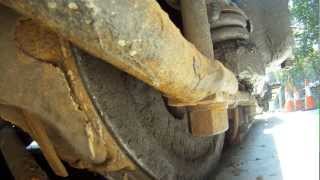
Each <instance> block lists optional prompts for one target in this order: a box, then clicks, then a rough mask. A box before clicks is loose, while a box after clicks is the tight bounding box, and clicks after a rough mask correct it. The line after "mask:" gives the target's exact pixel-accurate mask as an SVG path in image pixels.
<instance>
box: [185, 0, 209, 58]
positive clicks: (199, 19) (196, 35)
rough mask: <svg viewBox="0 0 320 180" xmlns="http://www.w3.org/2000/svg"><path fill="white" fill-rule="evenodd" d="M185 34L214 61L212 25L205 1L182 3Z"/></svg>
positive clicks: (190, 0)
mask: <svg viewBox="0 0 320 180" xmlns="http://www.w3.org/2000/svg"><path fill="white" fill-rule="evenodd" d="M180 6H181V15H182V20H183V34H184V36H185V37H186V39H187V40H188V41H190V42H191V43H192V44H194V46H195V47H196V48H197V49H198V50H199V51H200V52H201V53H202V54H203V55H205V56H206V57H207V58H208V59H209V60H212V61H213V60H214V53H213V45H212V40H211V33H210V25H209V22H208V15H207V5H206V1H205V0H198V1H193V0H183V1H181V2H180Z"/></svg>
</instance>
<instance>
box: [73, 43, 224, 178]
mask: <svg viewBox="0 0 320 180" xmlns="http://www.w3.org/2000/svg"><path fill="white" fill-rule="evenodd" d="M73 53H74V55H75V59H76V62H77V66H78V68H79V71H80V74H81V76H82V80H83V82H84V84H85V86H86V88H87V91H88V93H89V95H90V97H91V100H92V101H93V102H94V104H95V107H96V109H97V111H98V112H99V114H100V115H101V117H102V119H103V121H104V123H105V126H107V127H108V129H109V130H110V131H112V134H113V135H114V137H115V138H116V139H117V141H118V143H119V144H120V146H121V147H122V149H123V150H124V151H125V152H126V153H127V154H128V156H129V157H130V158H131V159H132V160H133V161H134V162H135V163H136V164H137V165H138V166H140V167H141V169H143V171H144V172H145V173H147V174H149V175H150V176H151V177H154V178H156V179H208V178H209V176H210V173H211V172H212V171H213V169H214V166H215V165H216V164H217V162H218V160H219V157H220V154H221V151H222V147H223V142H224V135H223V134H222V135H219V136H213V137H205V138H199V137H193V136H192V135H191V134H190V133H189V131H188V116H187V115H185V116H184V117H183V118H182V119H176V118H175V117H174V116H173V115H172V114H170V112H169V111H168V110H167V108H166V105H165V102H164V101H163V97H162V95H161V93H159V92H157V91H156V90H154V89H153V88H151V87H149V86H148V85H146V84H144V83H143V82H141V81H139V80H137V79H135V78H133V77H131V76H129V75H127V74H126V73H124V72H122V71H120V70H118V69H116V68H114V67H113V66H111V65H109V64H106V63H104V62H102V61H100V60H98V59H96V58H94V57H92V56H90V55H88V54H86V53H85V52H82V51H81V50H79V49H77V48H73ZM185 114H187V113H185Z"/></svg>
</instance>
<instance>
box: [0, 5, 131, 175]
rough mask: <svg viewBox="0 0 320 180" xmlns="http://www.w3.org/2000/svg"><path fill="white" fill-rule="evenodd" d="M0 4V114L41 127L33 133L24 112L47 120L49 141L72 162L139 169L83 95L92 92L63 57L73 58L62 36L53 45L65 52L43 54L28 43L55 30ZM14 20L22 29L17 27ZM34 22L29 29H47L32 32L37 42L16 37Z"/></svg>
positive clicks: (103, 170) (110, 168)
mask: <svg viewBox="0 0 320 180" xmlns="http://www.w3.org/2000/svg"><path fill="white" fill-rule="evenodd" d="M0 9H1V10H0V12H1V13H0V14H1V16H0V21H1V22H2V23H3V24H2V25H3V26H1V28H0V47H1V48H0V55H1V58H2V61H1V63H0V116H1V117H3V118H4V119H5V120H6V121H10V122H12V123H13V124H16V125H18V126H19V127H21V128H22V129H24V130H25V131H26V132H28V133H29V134H30V135H31V136H32V137H33V138H34V139H37V138H39V133H32V131H31V130H30V128H29V125H28V124H27V122H26V116H25V115H26V113H27V114H32V115H35V116H37V117H38V118H37V119H38V120H39V121H40V122H41V124H42V125H43V128H41V129H42V130H43V131H46V133H47V135H48V139H47V138H45V139H44V140H43V141H45V143H49V141H51V142H52V145H53V146H54V148H55V150H56V153H57V155H58V156H59V157H60V158H61V159H63V160H64V161H67V162H69V163H70V164H71V165H72V166H74V167H78V168H87V169H91V170H94V171H98V172H101V173H106V172H110V171H119V170H123V169H126V170H133V169H135V165H134V164H133V163H132V162H131V160H129V159H128V158H127V156H126V155H125V154H124V153H123V152H122V150H121V149H120V148H119V146H118V144H117V142H116V141H115V140H114V138H113V136H111V134H110V133H109V132H108V130H107V129H106V127H105V126H104V125H103V123H102V120H101V119H100V117H99V116H98V114H97V112H95V111H94V107H93V105H92V104H91V103H89V102H88V101H85V100H84V99H86V98H87V99H88V95H87V93H86V91H84V88H83V85H82V84H81V81H79V79H78V78H79V75H78V74H76V72H75V71H74V69H75V67H72V66H73V65H72V63H67V62H64V61H68V62H69V61H72V60H73V59H71V58H70V57H67V53H66V50H65V49H64V48H62V46H63V47H66V45H65V44H64V45H61V44H60V43H62V42H61V41H60V39H59V41H52V42H56V43H59V45H57V46H56V45H54V46H51V47H59V50H58V49H55V50H53V49H51V50H52V51H54V52H59V51H61V52H59V53H58V54H61V55H62V57H60V59H59V58H58V59H56V58H51V57H55V56H51V55H50V56H43V55H41V54H38V53H40V52H41V53H42V52H43V50H36V48H34V49H33V48H30V47H29V46H33V47H37V44H45V43H43V42H39V41H42V40H43V38H48V37H59V36H57V35H52V33H53V32H51V31H49V30H45V29H42V30H41V28H43V27H41V25H40V26H39V25H36V24H34V22H28V21H26V20H25V19H23V20H22V22H18V23H16V20H17V19H18V16H17V15H16V14H14V13H13V12H12V11H9V10H8V9H7V8H4V7H2V6H0ZM29 21H30V20H29ZM16 24H17V25H18V27H19V28H22V29H19V30H18V31H16V33H14V32H15V28H16ZM30 24H34V27H35V28H31V29H33V30H35V31H36V32H48V35H49V36H48V37H44V36H43V37H42V38H37V37H33V38H35V39H37V41H35V42H32V41H21V39H22V38H16V37H17V35H18V34H19V33H26V32H25V31H24V30H23V27H24V25H26V27H27V28H26V29H28V27H29V26H30ZM38 28H40V29H38ZM29 33H31V34H33V35H36V34H37V33H32V32H29ZM44 34H46V33H44ZM39 35H40V36H42V35H43V34H42V35H41V34H39ZM20 37H22V36H20ZM33 38H31V39H33ZM15 39H16V40H17V41H15ZM47 40H48V39H45V41H47ZM52 42H50V43H52ZM25 43H26V44H25ZM34 43H36V45H35V44H34ZM25 45H27V46H28V47H25ZM39 48H43V46H41V47H39ZM46 57H50V58H46ZM51 60H52V61H51ZM66 64H69V65H66ZM80 86H82V88H79V87H80ZM74 89H77V90H74ZM31 126H32V127H34V126H33V125H31ZM38 130H39V129H38ZM37 132H39V131H37ZM40 133H43V132H40ZM47 140H48V141H47ZM40 146H41V145H40ZM49 154H50V153H49Z"/></svg>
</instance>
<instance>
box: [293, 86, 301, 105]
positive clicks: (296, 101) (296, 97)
mask: <svg viewBox="0 0 320 180" xmlns="http://www.w3.org/2000/svg"><path fill="white" fill-rule="evenodd" d="M293 99H294V107H295V110H296V111H299V110H303V101H302V99H301V98H300V93H299V91H298V90H297V89H296V88H294V93H293Z"/></svg>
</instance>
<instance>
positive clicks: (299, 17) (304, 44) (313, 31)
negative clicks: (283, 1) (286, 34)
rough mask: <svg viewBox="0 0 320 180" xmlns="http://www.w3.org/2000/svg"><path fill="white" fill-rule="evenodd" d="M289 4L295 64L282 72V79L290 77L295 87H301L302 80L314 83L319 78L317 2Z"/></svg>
mask: <svg viewBox="0 0 320 180" xmlns="http://www.w3.org/2000/svg"><path fill="white" fill-rule="evenodd" d="M290 4H291V7H290V12H291V22H292V24H293V27H294V29H293V35H294V39H295V42H296V46H295V48H294V57H295V63H294V66H293V67H292V68H291V69H290V70H287V71H284V72H282V76H284V78H282V79H286V80H288V77H291V78H292V79H293V82H294V84H295V85H296V86H301V84H302V85H303V81H304V79H309V80H312V81H314V80H317V79H318V80H319V77H320V23H319V22H320V13H319V0H291V3H290ZM285 77H287V78H285Z"/></svg>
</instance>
